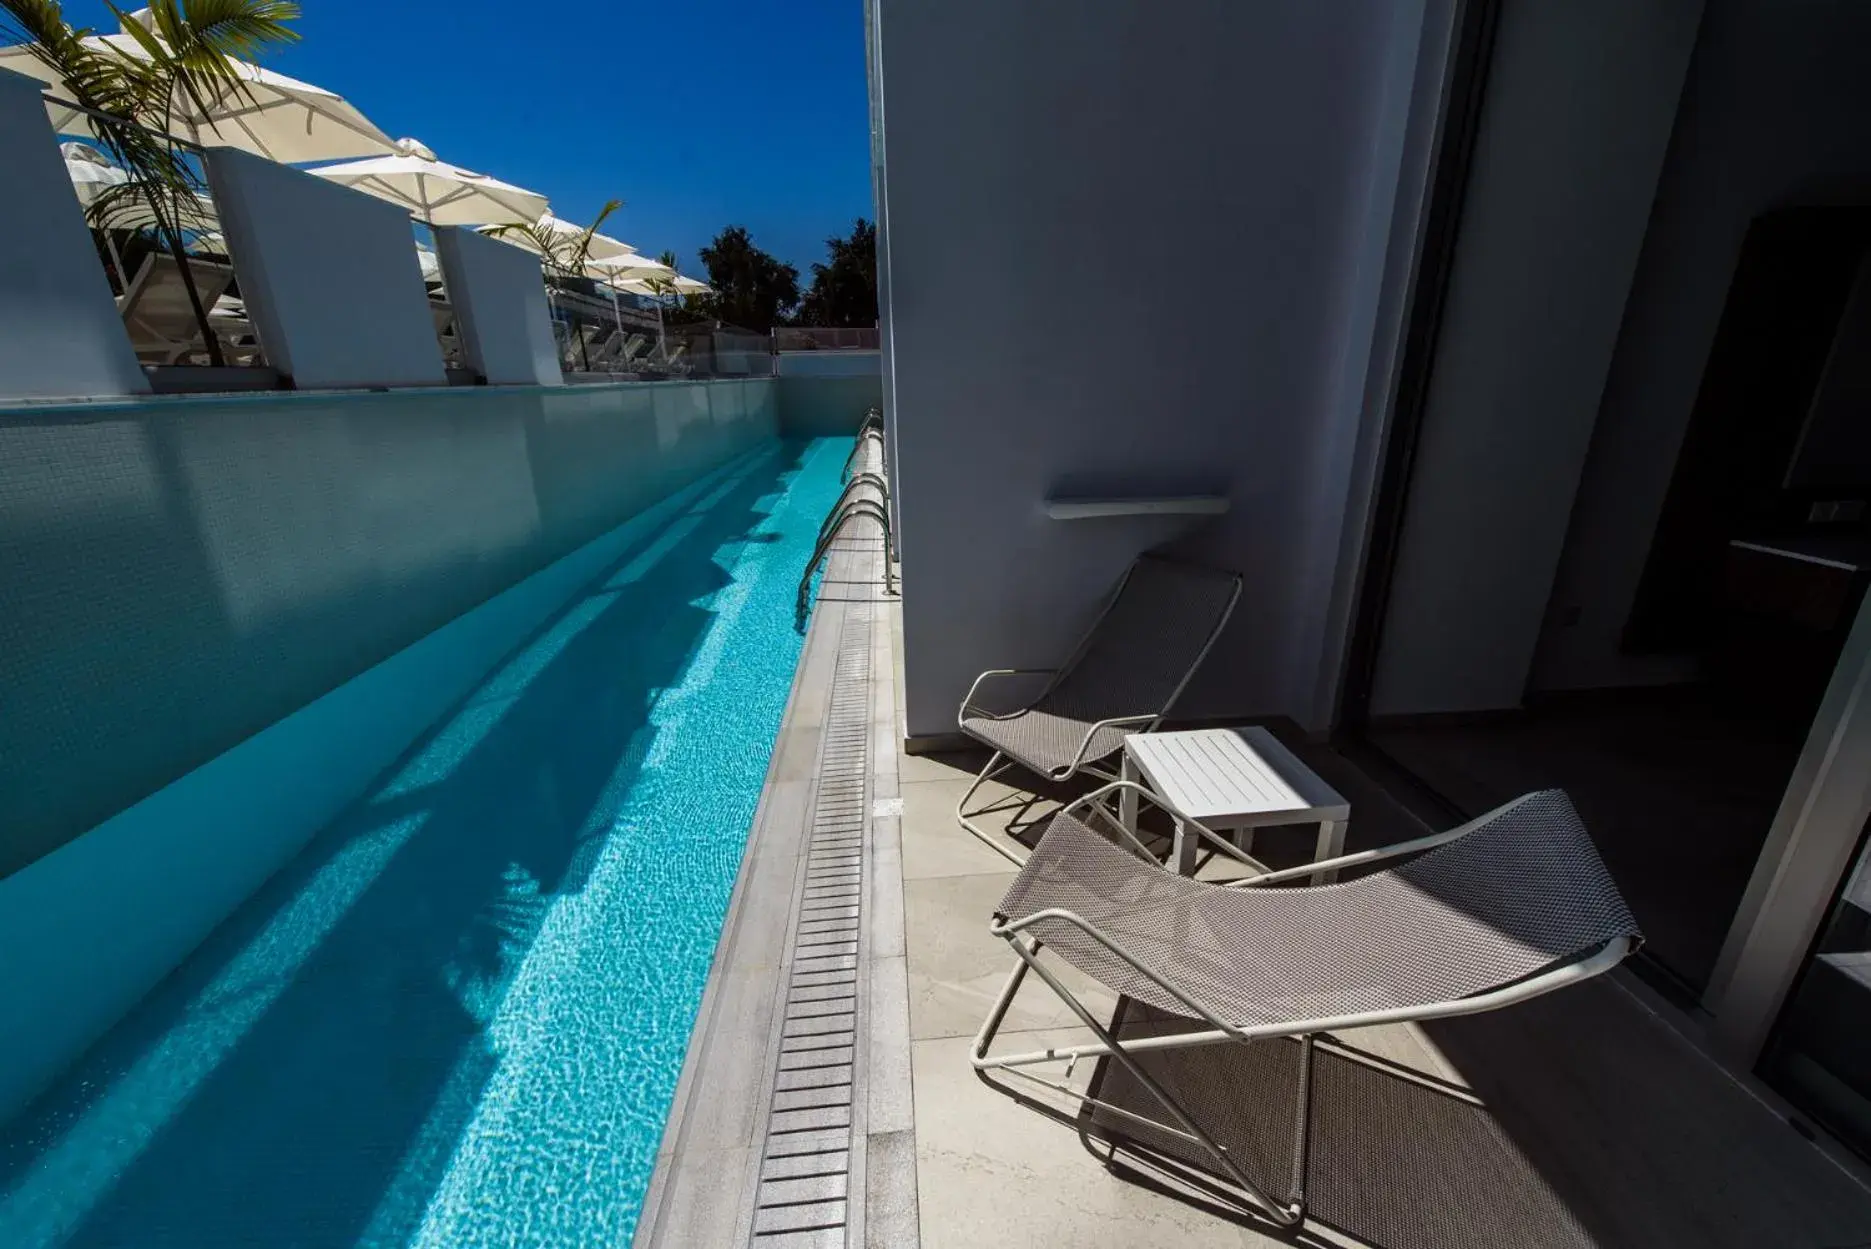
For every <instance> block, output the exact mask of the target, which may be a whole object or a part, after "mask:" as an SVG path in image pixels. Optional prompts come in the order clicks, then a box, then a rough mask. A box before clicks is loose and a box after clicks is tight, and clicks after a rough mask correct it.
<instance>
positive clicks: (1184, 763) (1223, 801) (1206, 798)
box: [1121, 725, 1351, 885]
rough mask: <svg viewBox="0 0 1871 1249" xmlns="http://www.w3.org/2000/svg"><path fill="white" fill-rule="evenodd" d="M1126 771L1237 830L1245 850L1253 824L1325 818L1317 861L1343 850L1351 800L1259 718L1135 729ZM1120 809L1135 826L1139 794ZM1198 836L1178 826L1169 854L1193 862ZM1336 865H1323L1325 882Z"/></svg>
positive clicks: (1196, 814)
mask: <svg viewBox="0 0 1871 1249" xmlns="http://www.w3.org/2000/svg"><path fill="white" fill-rule="evenodd" d="M1123 777H1124V779H1125V780H1128V781H1139V782H1141V783H1142V784H1143V785H1145V786H1146V787H1147V788H1149V789H1150V790H1151V791H1152V792H1154V793H1157V794H1161V795H1162V796H1163V798H1164V799H1165V800H1166V801H1167V802H1168V803H1169V804H1170V805H1171V806H1173V807H1175V808H1177V809H1178V810H1180V811H1181V812H1183V813H1184V814H1185V815H1187V816H1189V817H1190V818H1191V819H1195V820H1200V821H1201V822H1202V823H1203V824H1205V825H1207V826H1208V827H1209V828H1211V829H1214V830H1215V831H1216V832H1221V831H1223V830H1233V831H1234V832H1235V833H1236V837H1235V843H1236V844H1237V845H1239V846H1240V847H1241V849H1242V850H1243V851H1245V850H1247V849H1248V848H1250V847H1251V845H1252V843H1253V835H1254V834H1253V830H1254V829H1256V828H1262V827H1266V826H1268V825H1274V824H1311V823H1315V822H1316V823H1317V824H1318V825H1319V839H1318V843H1317V845H1316V846H1315V848H1314V851H1313V860H1312V861H1313V862H1315V863H1319V862H1323V861H1324V860H1326V859H1333V858H1337V857H1338V856H1339V855H1341V854H1343V853H1344V850H1345V825H1346V823H1347V822H1348V821H1349V820H1350V818H1351V804H1350V803H1348V802H1346V801H1345V799H1344V798H1343V797H1342V796H1340V794H1339V793H1338V791H1337V790H1335V789H1333V788H1332V787H1331V786H1330V785H1327V784H1326V783H1325V782H1324V781H1322V780H1320V779H1319V777H1318V775H1317V774H1316V773H1314V772H1313V770H1312V769H1311V768H1309V767H1307V766H1306V765H1305V764H1303V763H1301V762H1300V761H1299V759H1298V758H1297V757H1296V756H1295V755H1294V754H1293V752H1292V751H1290V750H1288V749H1287V748H1286V747H1285V746H1283V745H1281V744H1280V741H1279V739H1278V738H1276V737H1275V736H1274V735H1273V734H1272V733H1269V732H1268V731H1267V730H1266V729H1264V728H1260V727H1259V726H1257V725H1256V726H1252V727H1249V728H1240V729H1193V730H1189V731H1185V732H1176V733H1132V734H1131V735H1129V736H1128V737H1126V738H1125V739H1124V770H1123ZM1121 805H1122V813H1123V817H1124V821H1125V824H1126V826H1127V827H1129V828H1130V829H1131V830H1132V831H1135V830H1136V827H1137V821H1136V812H1137V808H1136V795H1135V794H1126V795H1124V801H1123V803H1122V804H1121ZM1200 840H1201V839H1200V838H1199V837H1195V836H1185V835H1184V833H1183V829H1182V827H1181V825H1178V826H1177V828H1176V842H1175V851H1174V853H1173V855H1172V856H1171V859H1170V861H1171V862H1172V863H1173V864H1175V868H1176V870H1177V871H1178V872H1181V873H1183V874H1185V875H1187V874H1188V873H1190V872H1192V871H1194V870H1195V854H1196V848H1197V845H1198V843H1199V842H1200ZM1333 875H1335V873H1331V872H1318V873H1315V874H1314V875H1313V878H1312V882H1313V883H1314V884H1315V885H1316V884H1324V883H1326V881H1327V880H1329V879H1330V878H1331V877H1332V876H1333Z"/></svg>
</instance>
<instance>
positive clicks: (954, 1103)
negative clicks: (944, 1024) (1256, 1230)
mask: <svg viewBox="0 0 1871 1249" xmlns="http://www.w3.org/2000/svg"><path fill="white" fill-rule="evenodd" d="M1004 1039H1005V1040H1006V1041H1007V1042H1010V1043H1012V1044H1015V1045H1022V1046H1023V1047H1028V1048H1039V1047H1041V1046H1044V1045H1046V1044H1049V1043H1053V1042H1052V1041H1051V1040H1050V1039H1048V1038H1046V1037H1044V1036H1035V1035H1029V1036H1027V1037H1024V1038H1023V1037H1007V1038H1004ZM1027 1042H1031V1044H1030V1045H1027V1044H1026V1043H1027ZM968 1045H969V1042H968V1041H967V1040H966V1039H963V1038H954V1039H947V1040H927V1041H919V1042H916V1043H915V1045H914V1047H913V1061H914V1066H915V1078H916V1162H917V1197H918V1206H919V1209H920V1211H921V1214H922V1243H923V1249H978V1247H979V1246H982V1245H1009V1246H1012V1245H1019V1246H1034V1247H1036V1249H1037V1247H1038V1246H1052V1245H1060V1246H1065V1245H1070V1246H1073V1249H1107V1247H1109V1249H1117V1247H1119V1246H1122V1247H1124V1249H1129V1247H1131V1246H1135V1247H1137V1249H1146V1247H1155V1246H1173V1247H1174V1249H1206V1247H1208V1246H1226V1247H1227V1249H1240V1247H1241V1246H1245V1245H1254V1246H1258V1245H1261V1244H1263V1243H1271V1242H1264V1241H1263V1240H1262V1239H1261V1238H1259V1237H1257V1236H1255V1235H1254V1234H1253V1233H1251V1232H1248V1231H1246V1230H1244V1229H1242V1228H1240V1227H1237V1226H1235V1225H1234V1224H1231V1223H1228V1222H1225V1221H1223V1220H1221V1219H1217V1218H1215V1217H1214V1216H1212V1215H1210V1214H1207V1213H1204V1212H1203V1211H1200V1210H1197V1209H1194V1208H1193V1207H1191V1206H1188V1205H1185V1204H1183V1203H1181V1202H1178V1201H1174V1200H1172V1199H1170V1198H1168V1197H1164V1196H1161V1195H1159V1194H1157V1193H1153V1192H1151V1191H1149V1190H1148V1189H1145V1188H1142V1187H1139V1186H1137V1185H1135V1184H1130V1183H1126V1182H1124V1181H1122V1180H1120V1179H1118V1178H1116V1177H1115V1176H1113V1175H1111V1174H1110V1173H1109V1172H1108V1171H1106V1170H1105V1169H1104V1167H1103V1166H1102V1165H1101V1164H1100V1163H1099V1162H1098V1160H1097V1159H1096V1158H1094V1157H1092V1155H1091V1154H1090V1153H1088V1152H1086V1150H1085V1149H1084V1147H1083V1146H1082V1145H1080V1144H1079V1140H1078V1137H1077V1135H1076V1134H1075V1133H1073V1131H1072V1130H1071V1129H1070V1128H1067V1127H1065V1126H1063V1125H1061V1124H1059V1123H1056V1122H1054V1121H1053V1120H1051V1119H1048V1118H1046V1117H1044V1116H1043V1115H1040V1114H1038V1113H1036V1112H1034V1111H1031V1110H1028V1109H1026V1108H1024V1107H1022V1106H1020V1105H1019V1104H1018V1103H1016V1102H1014V1101H1013V1100H1012V1099H1011V1098H1009V1097H1007V1096H1005V1095H1004V1094H1001V1093H998V1092H996V1091H995V1090H993V1089H991V1088H989V1087H988V1086H987V1085H986V1084H984V1083H982V1081H981V1080H980V1078H979V1077H978V1076H976V1074H975V1072H974V1069H973V1068H972V1067H971V1066H970V1065H969V1063H968Z"/></svg>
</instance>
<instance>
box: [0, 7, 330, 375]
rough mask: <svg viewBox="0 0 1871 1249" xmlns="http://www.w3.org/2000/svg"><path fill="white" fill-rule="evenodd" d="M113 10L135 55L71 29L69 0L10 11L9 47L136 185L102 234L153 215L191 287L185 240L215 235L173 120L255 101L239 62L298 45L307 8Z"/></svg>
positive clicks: (98, 212) (211, 350)
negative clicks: (51, 80)
mask: <svg viewBox="0 0 1871 1249" xmlns="http://www.w3.org/2000/svg"><path fill="white" fill-rule="evenodd" d="M111 11H112V12H113V13H115V14H116V15H117V16H118V18H119V19H121V21H122V25H123V30H124V33H125V34H126V35H127V36H129V39H130V41H131V44H132V45H133V46H134V50H124V49H121V48H119V47H118V46H116V45H113V44H111V43H108V42H106V41H105V40H103V39H100V38H96V37H95V35H96V32H95V31H93V30H92V29H91V28H90V27H88V26H77V27H74V26H73V25H71V24H70V23H69V22H67V21H66V20H65V14H64V10H63V9H62V8H61V7H60V4H59V0H0V41H4V42H7V43H16V44H23V45H25V47H26V48H27V49H28V50H29V51H30V52H31V54H32V57H33V59H34V60H36V61H38V62H39V63H40V64H41V65H43V66H45V67H46V68H47V69H49V70H51V71H52V72H53V74H54V75H56V76H57V78H58V86H57V87H56V88H55V93H56V94H58V95H61V96H63V97H64V98H66V99H68V100H70V101H71V102H72V103H74V104H77V105H79V106H80V107H81V108H84V109H87V110H89V111H90V112H91V113H92V114H94V116H92V118H91V128H92V130H93V131H94V132H95V133H96V135H97V138H98V142H99V143H100V144H101V145H102V146H103V147H104V148H105V150H106V151H108V152H109V153H110V154H111V157H112V158H113V159H114V160H116V162H117V163H118V164H119V165H121V166H122V167H123V168H124V170H125V171H126V172H128V173H129V175H130V178H129V181H127V182H125V183H124V184H123V185H121V186H118V187H113V188H111V189H110V190H108V191H106V192H105V193H104V194H102V195H100V196H99V197H98V198H97V199H96V200H95V201H94V202H93V203H92V205H91V207H90V210H89V211H90V214H91V220H92V224H93V225H105V224H108V223H109V222H110V221H112V220H113V219H114V218H115V217H116V216H118V215H119V214H122V213H124V212H125V211H126V210H127V209H134V211H136V212H137V214H138V215H139V216H140V215H142V213H143V212H144V211H145V210H147V214H148V216H149V218H150V220H151V225H152V228H153V229H154V230H155V233H156V236H157V237H158V238H159V239H161V240H162V241H163V243H164V244H165V245H166V246H167V247H168V248H169V251H170V252H171V254H172V255H174V256H175V258H176V263H177V264H178V265H181V266H182V268H183V273H184V276H185V277H186V275H187V272H188V270H187V265H186V262H185V261H184V260H183V251H184V248H183V239H182V234H183V232H184V231H186V230H194V229H200V228H202V227H203V226H204V225H205V222H204V220H203V219H202V216H201V211H200V208H199V205H200V204H201V203H202V202H203V201H202V199H201V198H200V197H201V194H202V192H203V191H205V190H206V185H205V182H204V180H203V178H202V175H201V172H200V170H199V169H198V168H197V167H196V165H195V162H194V160H193V159H192V158H191V157H190V156H189V155H188V154H187V153H186V152H185V151H184V149H183V148H182V147H181V146H180V145H179V144H177V143H176V142H175V140H173V139H172V138H170V136H169V134H168V133H167V132H168V131H169V130H170V129H171V126H170V118H171V116H172V115H173V112H174V110H175V109H177V108H178V107H185V108H187V109H188V110H190V111H191V112H193V113H195V114H197V115H200V116H213V115H215V114H216V113H226V112H228V111H231V110H230V106H231V105H235V104H237V103H239V102H241V101H251V100H252V98H253V93H252V91H251V90H250V88H249V87H248V86H247V83H246V81H245V80H244V79H243V78H241V76H240V71H239V69H238V68H237V62H239V61H251V60H254V59H256V58H257V57H258V56H259V55H261V54H262V53H264V52H266V51H267V50H269V49H270V48H273V47H275V46H277V45H279V44H283V43H290V42H293V41H294V40H296V39H298V37H299V35H298V32H297V31H295V30H293V29H292V27H291V26H290V25H289V24H288V23H290V22H292V21H293V20H295V19H296V18H297V17H298V16H299V6H298V5H297V4H295V3H292V2H291V0H186V3H184V0H150V5H149V9H148V11H147V12H146V13H140V14H138V15H137V16H136V17H134V18H132V17H130V16H129V15H127V14H125V13H124V12H123V11H122V10H120V9H117V8H116V7H115V6H112V7H111ZM98 115H101V116H98ZM111 119H121V120H120V121H113V120H111ZM186 285H187V288H188V295H189V300H190V302H191V303H192V304H193V305H194V311H195V318H196V320H197V321H198V322H200V323H201V324H202V326H203V337H204V340H205V342H206V345H207V348H208V356H209V358H210V359H211V360H213V361H214V362H215V363H216V364H219V363H221V362H222V361H221V352H220V346H219V343H218V342H217V340H216V338H215V335H214V334H212V333H209V332H208V331H207V316H206V310H205V309H203V308H202V306H201V299H200V297H199V295H198V294H197V293H196V290H195V286H194V283H193V282H192V281H188V282H187V283H186Z"/></svg>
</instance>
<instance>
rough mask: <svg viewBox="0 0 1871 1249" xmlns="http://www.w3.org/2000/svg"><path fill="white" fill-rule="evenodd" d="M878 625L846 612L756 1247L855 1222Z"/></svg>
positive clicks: (807, 1239) (836, 1238) (797, 929)
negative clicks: (874, 630)
mask: <svg viewBox="0 0 1871 1249" xmlns="http://www.w3.org/2000/svg"><path fill="white" fill-rule="evenodd" d="M870 654H871V622H870V619H869V615H868V613H867V612H863V611H846V612H845V613H844V619H843V620H842V621H840V627H839V634H838V651H837V657H836V663H835V670H834V673H833V678H832V693H831V704H830V707H829V708H828V709H827V712H826V718H825V726H824V730H823V734H824V736H823V741H822V745H821V747H820V752H819V771H818V786H817V789H816V794H815V798H814V802H813V810H812V824H811V828H810V830H809V832H808V839H807V846H806V862H805V880H804V885H803V889H802V891H801V894H800V901H799V906H798V909H797V910H796V912H795V917H794V920H793V932H792V950H791V953H792V963H791V976H790V979H789V980H788V981H787V985H786V993H785V998H784V1007H783V1009H784V1016H783V1023H782V1025H781V1028H780V1042H779V1048H780V1053H779V1064H778V1070H777V1072H776V1073H775V1076H774V1084H773V1100H772V1103H771V1106H770V1108H769V1114H768V1116H767V1134H766V1141H765V1144H764V1150H763V1153H762V1156H761V1164H760V1182H759V1186H758V1189H757V1192H756V1196H755V1209H754V1223H753V1243H754V1244H755V1245H756V1246H759V1247H760V1249H801V1247H804V1246H813V1247H819V1246H823V1247H825V1249H830V1247H831V1246H842V1245H844V1244H845V1233H846V1227H847V1225H848V1224H849V1223H850V1222H851V1201H852V1194H851V1191H850V1186H851V1175H852V1156H851V1151H852V1147H853V1141H852V1133H853V1123H852V1115H853V1110H854V1104H855V1101H856V1091H855V1090H856V1087H857V1084H856V1074H857V1063H858V1061H859V1058H858V1037H859V1035H860V1028H859V1025H858V1015H859V1009H860V1007H859V999H860V995H859V992H858V980H859V968H860V964H859V957H858V947H859V944H860V941H861V936H860V934H861V931H862V923H863V909H864V907H863V898H864V842H865V824H866V816H867V812H868V803H867V798H868V796H869V776H870V749H869V745H870V717H871V701H870V700H871V694H870Z"/></svg>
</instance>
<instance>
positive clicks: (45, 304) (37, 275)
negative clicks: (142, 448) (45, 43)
mask: <svg viewBox="0 0 1871 1249" xmlns="http://www.w3.org/2000/svg"><path fill="white" fill-rule="evenodd" d="M43 89H44V85H43V84H42V83H39V82H36V81H34V80H33V79H31V78H27V77H26V76H24V75H23V74H15V73H13V72H11V71H10V70H0V168H4V169H5V170H6V229H5V230H4V231H0V399H68V398H77V397H81V396H120V395H138V394H146V393H148V391H149V379H148V378H147V377H145V376H144V374H143V370H142V369H141V368H140V367H139V366H138V365H137V361H136V355H135V353H134V352H132V351H131V350H130V339H129V336H128V335H127V334H125V333H124V328H123V320H122V319H121V318H120V317H119V316H118V315H117V309H116V306H115V304H114V303H113V302H112V299H111V292H110V283H109V281H108V280H107V279H106V278H105V276H104V268H103V265H102V264H101V263H100V262H99V260H98V254H97V248H96V247H95V246H93V245H92V242H91V237H90V234H89V233H88V232H87V231H86V229H85V224H84V211H83V209H81V208H80V207H79V206H78V197H77V196H76V195H74V194H73V193H72V188H71V178H70V177H69V176H68V175H67V174H66V172H65V169H64V164H63V162H62V161H61V160H60V159H59V151H58V140H57V138H56V137H55V136H54V135H53V133H52V127H51V125H50V123H48V122H47V121H46V111H45V101H44V99H43V98H42V96H41V95H40V92H41V91H42V90H43Z"/></svg>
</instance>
